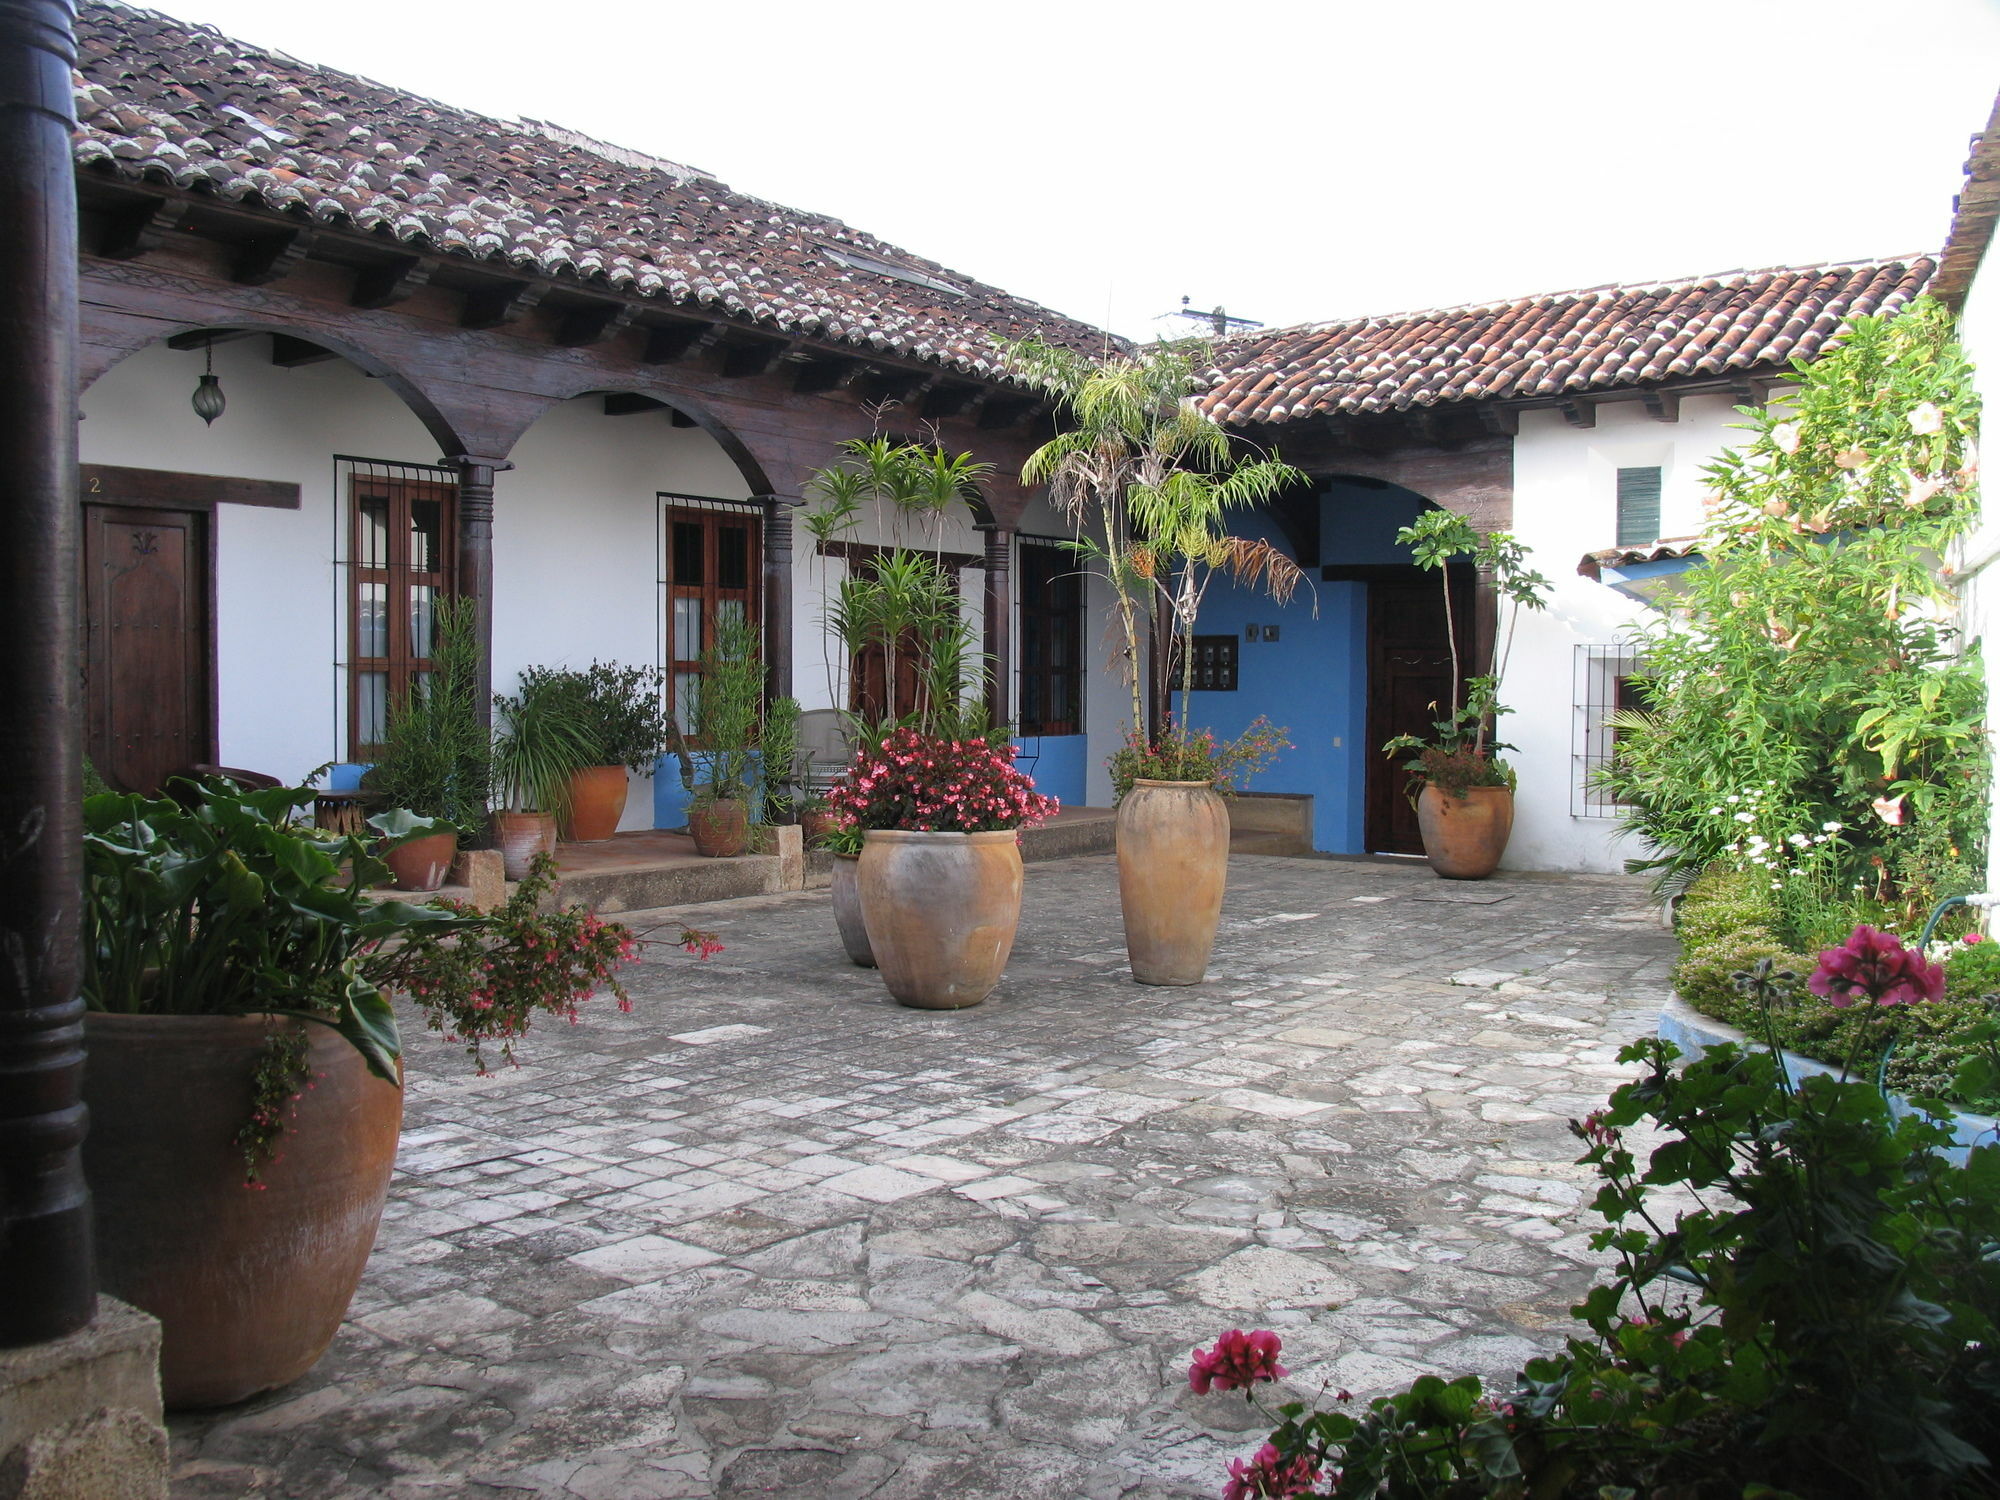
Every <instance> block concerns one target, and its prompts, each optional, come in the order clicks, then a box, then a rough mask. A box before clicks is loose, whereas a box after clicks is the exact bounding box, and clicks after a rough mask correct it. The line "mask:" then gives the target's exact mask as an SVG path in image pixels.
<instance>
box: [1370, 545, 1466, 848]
mask: <svg viewBox="0 0 2000 1500" xmlns="http://www.w3.org/2000/svg"><path fill="white" fill-rule="evenodd" d="M1441 595H1442V591H1441V590H1440V589H1439V588H1438V585H1437V577H1436V575H1435V574H1430V575H1419V576H1418V577H1415V578H1413V579H1411V580H1410V581H1409V582H1390V581H1381V582H1374V583H1370V584H1369V586H1368V744H1367V746H1366V750H1367V754H1368V762H1367V765H1368V774H1367V785H1366V800H1365V805H1364V813H1365V827H1364V835H1365V838H1366V840H1367V846H1368V849H1369V850H1370V852H1372V853H1377V854H1422V853H1423V852H1424V843H1423V837H1422V835H1421V834H1420V833H1419V831H1418V829H1417V813H1416V809H1415V808H1413V807H1412V806H1411V805H1410V773H1409V772H1407V771H1405V770H1404V769H1403V767H1402V761H1403V760H1404V759H1406V758H1407V757H1403V756H1397V757H1395V758H1394V759H1391V758H1390V757H1389V756H1386V755H1384V754H1382V753H1381V750H1382V746H1383V745H1384V744H1385V743H1386V742H1388V741H1389V740H1391V739H1394V738H1395V737H1396V736H1397V735H1399V734H1414V735H1420V736H1423V737H1424V738H1429V736H1430V735H1431V732H1432V731H1431V725H1432V724H1433V723H1434V722H1436V721H1437V720H1438V719H1440V718H1442V717H1443V716H1444V712H1445V710H1444V709H1442V708H1433V707H1432V705H1433V704H1446V703H1448V702H1449V699H1450V697H1451V642H1450V637H1449V635H1448V633H1447V631H1446V627H1445V617H1444V600H1443V598H1442V597H1441ZM1453 602H1454V604H1456V603H1457V602H1458V601H1457V599H1456V598H1454V601H1453ZM1462 612H1463V611H1462Z"/></svg>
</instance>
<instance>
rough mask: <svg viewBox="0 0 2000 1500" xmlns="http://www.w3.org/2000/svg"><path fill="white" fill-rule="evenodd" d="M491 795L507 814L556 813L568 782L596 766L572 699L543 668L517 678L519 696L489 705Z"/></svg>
mask: <svg viewBox="0 0 2000 1500" xmlns="http://www.w3.org/2000/svg"><path fill="white" fill-rule="evenodd" d="M493 708H494V712H495V714H496V715H497V716H498V721H499V722H498V723H497V724H496V725H495V730H496V733H495V735H494V739H493V784H494V790H495V792H496V793H497V794H498V796H499V797H500V799H501V801H502V803H503V804H504V805H505V807H506V808H507V809H508V810H509V811H512V812H544V813H559V812H561V811H562V810H563V808H564V807H565V806H566V805H567V802H568V799H569V782H570V778H571V777H572V776H574V775H575V774H576V773H577V772H578V771H581V770H584V769H586V768H587V767H590V766H594V765H598V764H601V762H599V761H598V760H596V759H595V758H594V757H595V756H596V754H597V745H596V743H595V742H594V741H593V740H592V738H591V734H590V728H589V725H588V723H587V722H586V720H585V718H584V716H583V712H582V709H581V708H580V706H579V704H578V702H577V698H576V694H575V693H574V691H573V690H572V689H571V687H570V686H569V685H568V684H567V683H566V682H565V681H564V679H563V678H562V677H561V676H560V675H559V674H558V673H557V672H556V671H554V670H553V669H551V668H548V667H530V668H528V669H527V670H526V671H525V672H523V673H522V674H521V684H520V690H519V691H518V692H516V693H514V694H511V695H508V694H498V695H496V696H495V697H494V699H493Z"/></svg>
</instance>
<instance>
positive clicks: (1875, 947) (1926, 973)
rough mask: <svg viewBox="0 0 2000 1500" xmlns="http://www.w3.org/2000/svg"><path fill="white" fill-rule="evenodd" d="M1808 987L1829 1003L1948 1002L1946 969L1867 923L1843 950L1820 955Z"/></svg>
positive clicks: (1834, 950)
mask: <svg viewBox="0 0 2000 1500" xmlns="http://www.w3.org/2000/svg"><path fill="white" fill-rule="evenodd" d="M1806 988H1807V989H1809V990H1811V991H1812V992H1813V993H1814V994H1815V995H1821V996H1824V997H1825V999H1826V1002H1827V1004H1829V1005H1836V1006H1842V1007H1845V1006H1849V1005H1853V1004H1855V1003H1856V1002H1859V1003H1861V1004H1864V1005H1915V1004H1917V1003H1919V1002H1920V1001H1925V1000H1940V999H1942V998H1944V969H1943V968H1942V967H1941V966H1939V965H1937V964H1934V963H1932V962H1931V961H1930V960H1929V959H1927V958H1925V957H1924V956H1923V954H1921V953H1919V952H1918V951H1917V950H1916V949H1914V948H1909V947H1905V946H1904V944H1903V940H1902V939H1901V938H1899V937H1897V936H1896V935H1895V934H1894V933H1893V932H1879V931H1877V930H1876V929H1875V928H1873V927H1870V926H1868V925H1867V924H1866V923H1865V922H1864V923H1863V924H1862V925H1861V926H1859V927H1857V928H1855V929H1854V931H1853V933H1852V934H1850V935H1849V937H1848V939H1847V941H1846V942H1844V943H1842V944H1841V945H1840V946H1839V947H1838V948H1828V949H1827V950H1826V951H1825V952H1824V953H1822V954H1820V956H1819V966H1818V967H1817V968H1816V969H1814V970H1813V972H1812V977H1811V978H1810V979H1808V980H1807V981H1806Z"/></svg>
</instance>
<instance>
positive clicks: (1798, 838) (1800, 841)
mask: <svg viewBox="0 0 2000 1500" xmlns="http://www.w3.org/2000/svg"><path fill="white" fill-rule="evenodd" d="M1785 842H1786V843H1788V844H1790V845H1791V846H1792V847H1793V848H1794V849H1803V848H1805V846H1806V845H1807V844H1808V843H1810V842H1811V840H1809V839H1808V838H1807V837H1806V836H1805V835H1804V834H1803V833H1795V834H1793V835H1792V836H1791V837H1790V838H1788V839H1786V840H1785Z"/></svg>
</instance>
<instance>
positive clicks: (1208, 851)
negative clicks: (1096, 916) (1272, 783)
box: [1118, 781, 1229, 984]
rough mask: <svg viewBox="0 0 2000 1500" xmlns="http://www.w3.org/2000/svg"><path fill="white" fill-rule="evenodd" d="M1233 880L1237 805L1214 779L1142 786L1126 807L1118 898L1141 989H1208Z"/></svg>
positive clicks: (1135, 786) (1121, 812)
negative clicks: (1232, 821)
mask: <svg viewBox="0 0 2000 1500" xmlns="http://www.w3.org/2000/svg"><path fill="white" fill-rule="evenodd" d="M1228 879H1229V805H1228V804H1227V803H1226V802H1224V801H1223V800H1222V798H1221V796H1220V795H1219V794H1218V793H1217V792H1216V791H1215V788H1214V787H1213V786H1212V785H1211V784H1210V783H1208V782H1206V781H1135V782H1133V783H1132V790H1131V791H1129V792H1127V793H1126V794H1125V795H1124V797H1123V798H1122V799H1121V800H1120V801H1119V803H1118V900H1119V904H1120V905H1121V906H1122V907H1123V908H1124V910H1125V951H1126V953H1127V954H1128V955H1130V957H1131V960H1132V977H1133V978H1134V979H1135V980H1137V981H1138V982H1139V983H1140V984H1200V983H1201V981H1202V978H1203V976H1204V975H1206V974H1207V972H1208V955H1209V952H1210V950H1212V949H1213V948H1214V947H1215V929H1216V926H1217V924H1218V923H1219V922H1220V921H1221V920H1222V888H1223V886H1224V884H1225V883H1226V882H1227V881H1228Z"/></svg>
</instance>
